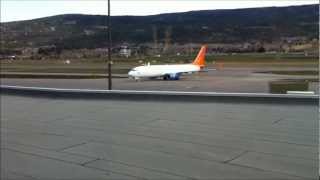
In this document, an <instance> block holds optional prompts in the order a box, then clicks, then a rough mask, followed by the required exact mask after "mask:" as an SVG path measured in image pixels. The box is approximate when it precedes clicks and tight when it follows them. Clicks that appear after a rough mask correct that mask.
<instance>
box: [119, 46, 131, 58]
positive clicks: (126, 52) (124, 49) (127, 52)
mask: <svg viewBox="0 0 320 180" xmlns="http://www.w3.org/2000/svg"><path fill="white" fill-rule="evenodd" d="M131 52H132V50H131V48H130V47H129V46H128V45H122V46H120V51H119V55H120V56H124V57H126V58H128V57H130V56H131Z"/></svg>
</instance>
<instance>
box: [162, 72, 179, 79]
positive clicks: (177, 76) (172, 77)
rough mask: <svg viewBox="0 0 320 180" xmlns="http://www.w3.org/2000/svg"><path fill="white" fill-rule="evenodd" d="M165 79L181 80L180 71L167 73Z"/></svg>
mask: <svg viewBox="0 0 320 180" xmlns="http://www.w3.org/2000/svg"><path fill="white" fill-rule="evenodd" d="M163 79H164V80H179V79H180V73H172V74H167V75H165V76H164V77H163Z"/></svg>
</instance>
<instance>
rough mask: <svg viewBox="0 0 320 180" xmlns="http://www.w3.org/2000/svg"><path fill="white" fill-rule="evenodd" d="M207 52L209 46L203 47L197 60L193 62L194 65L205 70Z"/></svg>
mask: <svg viewBox="0 0 320 180" xmlns="http://www.w3.org/2000/svg"><path fill="white" fill-rule="evenodd" d="M206 51H207V45H203V46H201V49H200V51H199V53H198V55H197V57H196V59H195V60H194V61H193V62H192V64H193V65H197V66H200V67H201V68H203V67H204V66H205V58H206Z"/></svg>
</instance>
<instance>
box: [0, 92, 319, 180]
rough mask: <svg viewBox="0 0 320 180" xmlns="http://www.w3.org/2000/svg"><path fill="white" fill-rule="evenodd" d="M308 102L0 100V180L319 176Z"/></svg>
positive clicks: (314, 121)
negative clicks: (0, 157)
mask: <svg viewBox="0 0 320 180" xmlns="http://www.w3.org/2000/svg"><path fill="white" fill-rule="evenodd" d="M318 122H319V121H318V106H317V105H315V104H310V103H309V104H301V103H299V104H288V103H286V104H281V103H279V104H277V103H263V102H261V103H246V102H243V103H241V102H237V103H230V102H229V103H228V102H225V103H224V102H219V103H218V102H174V101H170V102H164V101H163V102H161V101H154V102H152V101H126V100H106V99H104V100H97V99H55V98H45V97H42V98H35V97H23V96H16V95H1V153H2V159H1V164H2V166H1V168H2V173H1V175H2V178H1V179H41V180H45V179H53V178H56V179H141V178H145V179H157V180H158V179H219V180H220V179H226V180H229V179H246V180H247V179H249V180H250V179H255V180H256V179H275V180H279V179H288V180H289V179H290V180H291V179H303V180H305V179H318V172H319V168H318V157H319V156H318V141H319V140H318V138H319V136H318V127H319V126H318Z"/></svg>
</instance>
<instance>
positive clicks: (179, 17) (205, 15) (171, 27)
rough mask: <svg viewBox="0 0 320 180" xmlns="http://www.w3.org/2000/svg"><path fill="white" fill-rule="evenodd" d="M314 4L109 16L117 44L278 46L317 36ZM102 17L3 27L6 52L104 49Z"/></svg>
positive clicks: (64, 17) (63, 18)
mask: <svg viewBox="0 0 320 180" xmlns="http://www.w3.org/2000/svg"><path fill="white" fill-rule="evenodd" d="M318 17H319V10H318V5H306V6H291V7H269V8H251V9H236V10H207V11H191V12H185V13H171V14H160V15H152V16H113V17H112V18H111V24H112V40H113V44H118V43H123V42H127V43H164V42H166V43H179V44H184V43H191V42H192V43H236V42H241V43H243V42H249V41H262V42H277V41H280V40H281V39H282V38H284V37H304V38H307V39H313V38H318V31H319V30H318ZM105 25H106V16H96V15H80V14H69V15H58V16H52V17H46V18H40V19H34V20H28V21H18V22H9V23H2V24H1V45H2V47H3V48H4V49H11V48H21V47H39V46H48V45H55V46H57V47H60V48H62V49H79V48H99V47H104V46H106V45H107V41H106V39H107V38H106V37H107V36H106V31H107V26H105Z"/></svg>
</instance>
